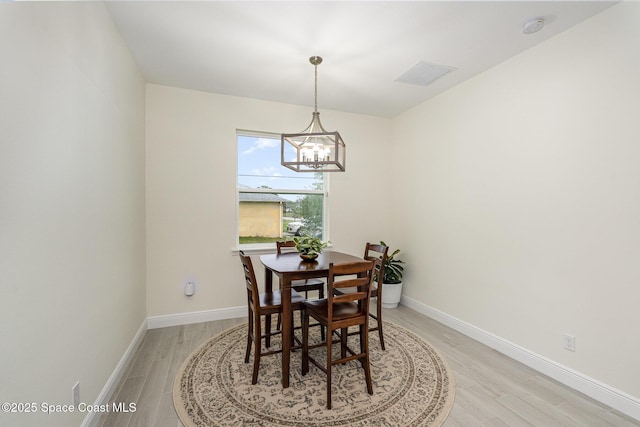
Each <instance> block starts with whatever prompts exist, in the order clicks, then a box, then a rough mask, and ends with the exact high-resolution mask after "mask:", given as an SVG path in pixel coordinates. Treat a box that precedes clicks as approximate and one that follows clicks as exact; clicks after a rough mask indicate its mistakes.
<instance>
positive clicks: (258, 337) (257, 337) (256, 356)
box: [251, 316, 262, 384]
mask: <svg viewBox="0 0 640 427" xmlns="http://www.w3.org/2000/svg"><path fill="white" fill-rule="evenodd" d="M254 324H255V327H254V329H255V330H254V333H253V338H254V339H253V342H254V344H255V349H254V351H253V375H252V377H251V384H255V383H257V382H258V371H260V353H262V345H261V344H262V327H261V325H260V316H256V319H255V322H254Z"/></svg>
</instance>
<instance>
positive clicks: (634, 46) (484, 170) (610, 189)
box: [392, 3, 640, 398]
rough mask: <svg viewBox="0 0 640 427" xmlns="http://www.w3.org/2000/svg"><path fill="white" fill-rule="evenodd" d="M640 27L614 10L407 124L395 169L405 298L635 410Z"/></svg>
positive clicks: (634, 14) (399, 137)
mask: <svg viewBox="0 0 640 427" xmlns="http://www.w3.org/2000/svg"><path fill="white" fill-rule="evenodd" d="M638 22H640V4H639V3H623V4H621V5H617V6H614V7H612V8H611V9H608V10H606V11H604V12H603V13H601V14H600V15H597V16H595V17H594V18H592V19H590V20H588V21H585V22H584V23H582V24H579V25H577V26H576V27H574V28H572V29H570V30H568V31H566V32H564V33H562V34H560V35H558V36H556V37H554V38H552V39H550V40H548V41H547V42H544V43H542V44H540V45H538V46H536V47H534V48H532V49H530V50H528V51H526V52H524V53H522V54H520V55H519V56H517V57H514V58H512V59H510V60H508V61H506V62H504V63H502V64H501V65H499V66H497V67H495V68H493V69H491V70H489V71H487V72H485V73H483V74H482V75H480V76H478V77H476V78H474V79H472V80H470V81H468V82H466V83H463V84H460V85H458V86H456V87H455V88H453V89H452V90H450V91H448V92H446V93H444V94H442V95H441V96H439V97H437V98H435V99H432V100H430V101H428V102H426V103H424V104H422V105H420V106H419V107H417V108H414V109H413V110H411V111H409V112H406V113H405V114H402V115H401V116H399V117H397V118H396V119H395V120H394V127H395V133H394V141H395V143H396V144H397V145H398V150H396V151H395V153H396V155H397V156H398V158H397V161H396V162H395V167H394V168H393V170H392V173H393V174H394V175H397V176H399V177H400V178H399V187H400V188H403V189H404V191H403V192H400V193H398V194H397V200H396V202H397V204H406V206H405V208H404V209H403V212H404V214H405V215H404V218H403V221H402V222H401V224H402V225H403V230H402V236H401V239H400V241H399V245H400V246H401V247H402V249H404V253H405V256H404V259H405V261H407V275H406V277H405V279H406V284H405V293H406V295H407V296H408V297H410V298H413V299H415V300H417V301H419V302H421V303H423V304H425V305H428V306H431V307H433V308H435V309H437V310H440V311H442V312H445V313H447V314H449V315H451V316H454V317H456V318H458V319H460V320H462V321H465V322H468V323H470V324H472V325H474V326H476V327H478V328H481V329H483V330H485V331H487V332H489V333H491V334H494V335H496V336H498V337H501V338H503V339H506V340H508V341H510V342H512V343H514V344H516V345H519V346H521V347H524V348H525V349H528V350H530V351H532V352H535V353H537V354H540V355H542V356H544V357H546V358H548V359H551V360H553V361H555V362H557V363H559V364H562V365H565V366H567V367H569V368H572V369H574V370H575V371H578V372H581V373H582V374H584V375H587V376H590V377H592V378H595V379H596V380H598V381H601V382H603V383H605V384H608V385H609V386H611V387H614V388H617V389H618V390H620V391H622V392H624V393H627V394H629V395H632V396H635V397H636V398H638V397H640V365H639V364H638V357H639V355H640V339H639V338H638V333H637V326H638V325H639V324H640V310H638V302H639V301H640V262H638V260H639V259H640V221H639V218H640V167H638V159H639V158H640V126H639V124H638V123H639V122H638V119H639V117H640V79H639V78H638V76H640V27H639V26H638ZM403 152H404V153H407V152H411V153H416V155H411V156H406V155H403V154H402V153H403ZM400 156H401V158H400ZM416 183H420V185H419V186H416ZM564 333H570V334H572V335H575V336H576V346H577V349H576V352H570V351H567V350H564V349H563V334H564Z"/></svg>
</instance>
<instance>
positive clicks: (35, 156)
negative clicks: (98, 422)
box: [0, 2, 145, 426]
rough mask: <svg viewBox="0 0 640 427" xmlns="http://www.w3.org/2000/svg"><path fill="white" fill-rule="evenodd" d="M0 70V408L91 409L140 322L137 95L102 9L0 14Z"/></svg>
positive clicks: (25, 419) (17, 7)
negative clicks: (80, 405)
mask: <svg viewBox="0 0 640 427" xmlns="http://www.w3.org/2000/svg"><path fill="white" fill-rule="evenodd" d="M0 61H1V64H2V65H1V66H0V292H1V296H0V378H1V380H0V401H2V402H35V403H37V404H38V405H40V404H41V403H45V402H46V403H49V404H60V405H62V404H70V403H71V387H72V386H73V385H74V384H75V382H76V381H80V397H81V400H82V401H83V402H86V403H89V404H91V403H93V402H94V401H95V400H96V398H97V397H98V394H99V393H100V391H101V390H102V388H103V386H104V385H105V383H106V382H107V379H108V378H109V376H110V375H111V374H112V372H113V370H114V368H115V367H116V364H117V363H118V362H119V360H120V358H121V357H122V355H123V353H124V352H125V350H126V349H127V347H128V346H129V344H130V343H131V340H132V338H133V337H134V334H135V333H136V332H137V331H138V329H139V328H140V326H141V324H142V322H143V320H144V319H145V306H144V302H145V301H144V297H145V258H144V251H145V249H144V245H145V240H144V84H143V81H142V79H141V76H140V74H139V72H138V71H137V68H136V65H135V63H134V62H133V60H132V57H131V55H130V54H129V51H128V50H127V48H126V47H125V46H124V44H123V42H122V40H121V39H120V36H119V35H118V33H117V32H116V30H115V28H114V27H113V24H112V21H111V19H110V17H109V15H108V13H107V12H106V10H105V8H104V6H103V5H102V4H101V3H94V2H69V3H48V4H44V3H4V4H0ZM85 415H86V414H81V413H74V414H54V415H48V416H47V415H44V414H43V413H42V412H41V411H40V410H39V412H38V413H37V414H28V415H15V414H5V413H0V425H11V426H20V425H29V426H36V425H47V426H71V425H79V424H80V423H81V422H82V420H83V418H84V417H85Z"/></svg>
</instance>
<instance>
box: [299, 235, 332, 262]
mask: <svg viewBox="0 0 640 427" xmlns="http://www.w3.org/2000/svg"><path fill="white" fill-rule="evenodd" d="M293 241H294V242H295V244H296V250H297V251H298V253H299V254H300V258H302V259H304V260H307V261H311V260H314V259H316V258H317V257H318V255H320V253H321V252H322V250H323V249H324V248H326V247H327V242H323V241H322V240H320V238H319V237H313V236H311V235H309V234H303V235H302V236H296V237H294V238H293Z"/></svg>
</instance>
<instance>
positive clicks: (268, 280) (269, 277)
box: [264, 268, 273, 348]
mask: <svg viewBox="0 0 640 427" xmlns="http://www.w3.org/2000/svg"><path fill="white" fill-rule="evenodd" d="M264 291H265V292H272V291H273V272H272V271H271V270H269V269H268V268H265V269H264ZM264 323H265V325H264V333H265V334H266V335H267V337H266V338H265V340H264V341H265V342H264V345H265V346H266V347H267V348H269V347H271V315H270V314H267V315H266V316H265V322H264Z"/></svg>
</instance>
